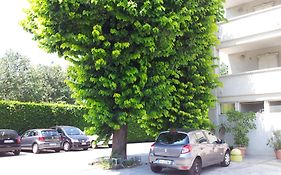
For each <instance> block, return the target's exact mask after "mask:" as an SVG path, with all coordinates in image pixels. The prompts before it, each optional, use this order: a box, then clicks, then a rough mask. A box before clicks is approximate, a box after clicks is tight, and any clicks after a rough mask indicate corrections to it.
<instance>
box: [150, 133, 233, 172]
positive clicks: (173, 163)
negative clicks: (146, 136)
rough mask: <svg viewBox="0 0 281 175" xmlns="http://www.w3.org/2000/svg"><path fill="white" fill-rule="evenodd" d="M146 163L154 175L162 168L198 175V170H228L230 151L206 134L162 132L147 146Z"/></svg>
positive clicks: (216, 139) (225, 145)
mask: <svg viewBox="0 0 281 175" xmlns="http://www.w3.org/2000/svg"><path fill="white" fill-rule="evenodd" d="M149 163H150V168H151V170H152V171H153V172H155V173H159V172H161V171H162V168H175V169H178V170H189V173H190V175H200V173H201V169H202V167H206V166H209V165H214V164H221V166H224V167H226V166H228V165H229V164H230V149H229V147H228V145H227V144H226V143H224V142H223V141H221V140H220V139H218V138H217V137H216V136H215V135H214V134H213V133H212V132H210V131H206V130H193V131H189V132H184V131H165V132H161V133H160V135H159V136H158V138H157V139H156V141H155V143H154V144H152V145H151V148H150V153H149Z"/></svg>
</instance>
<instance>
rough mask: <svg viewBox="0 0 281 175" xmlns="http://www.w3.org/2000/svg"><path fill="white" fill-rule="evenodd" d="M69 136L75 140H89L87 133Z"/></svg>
mask: <svg viewBox="0 0 281 175" xmlns="http://www.w3.org/2000/svg"><path fill="white" fill-rule="evenodd" d="M68 136H69V137H70V138H72V139H74V140H88V137H87V136H85V135H68Z"/></svg>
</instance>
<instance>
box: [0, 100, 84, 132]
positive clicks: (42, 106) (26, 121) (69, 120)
mask: <svg viewBox="0 0 281 175" xmlns="http://www.w3.org/2000/svg"><path fill="white" fill-rule="evenodd" d="M85 113H87V109H86V108H84V107H79V106H75V105H66V104H49V103H23V102H16V101H0V128H8V129H14V130H16V131H18V132H20V133H22V132H24V131H26V130H28V129H32V128H49V127H51V126H55V125H74V126H77V127H79V128H81V129H83V128H84V127H85V126H87V123H86V122H85V120H84V119H83V115H84V114H85Z"/></svg>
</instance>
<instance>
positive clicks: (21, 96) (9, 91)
mask: <svg viewBox="0 0 281 175" xmlns="http://www.w3.org/2000/svg"><path fill="white" fill-rule="evenodd" d="M65 79H66V73H65V72H64V71H63V70H62V68H61V67H59V66H44V65H37V66H33V65H31V63H30V60H29V59H28V58H26V57H24V56H23V55H21V54H19V53H17V52H14V51H12V50H9V51H7V52H6V54H5V56H4V57H3V58H1V59H0V88H1V92H0V99H2V100H17V101H23V102H27V101H30V102H66V103H73V102H74V100H73V99H72V98H71V97H70V95H71V92H70V89H69V87H68V86H67V85H66V83H65V82H64V81H65Z"/></svg>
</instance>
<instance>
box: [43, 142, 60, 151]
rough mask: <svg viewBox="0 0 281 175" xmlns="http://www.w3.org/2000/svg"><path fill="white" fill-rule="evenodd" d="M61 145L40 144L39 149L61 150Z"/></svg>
mask: <svg viewBox="0 0 281 175" xmlns="http://www.w3.org/2000/svg"><path fill="white" fill-rule="evenodd" d="M60 148H61V145H60V143H41V144H39V149H40V150H42V149H60Z"/></svg>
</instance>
